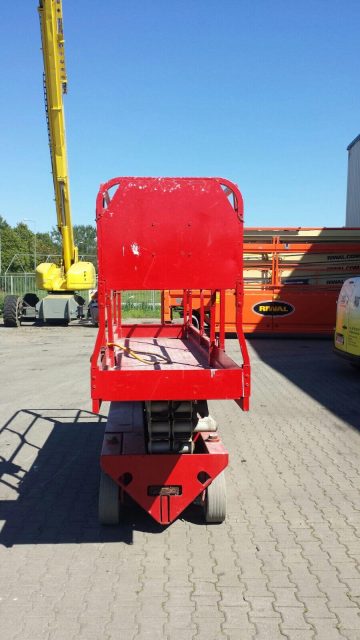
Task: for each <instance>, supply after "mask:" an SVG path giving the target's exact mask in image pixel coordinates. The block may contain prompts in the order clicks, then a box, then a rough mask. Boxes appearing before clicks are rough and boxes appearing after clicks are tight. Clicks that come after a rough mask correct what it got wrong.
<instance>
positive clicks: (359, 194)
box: [346, 135, 360, 227]
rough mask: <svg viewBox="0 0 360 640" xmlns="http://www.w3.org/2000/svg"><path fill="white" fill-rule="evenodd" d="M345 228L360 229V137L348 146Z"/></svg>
mask: <svg viewBox="0 0 360 640" xmlns="http://www.w3.org/2000/svg"><path fill="white" fill-rule="evenodd" d="M348 152H349V159H348V181H347V195H346V226H347V227H360V135H359V136H357V138H355V140H353V141H352V142H351V143H350V144H349V146H348Z"/></svg>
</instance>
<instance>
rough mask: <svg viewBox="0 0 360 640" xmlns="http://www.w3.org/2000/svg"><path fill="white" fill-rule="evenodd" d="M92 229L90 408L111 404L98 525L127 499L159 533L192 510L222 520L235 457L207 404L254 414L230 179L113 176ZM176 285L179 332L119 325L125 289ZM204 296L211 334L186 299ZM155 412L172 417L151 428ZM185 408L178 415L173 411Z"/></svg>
mask: <svg viewBox="0 0 360 640" xmlns="http://www.w3.org/2000/svg"><path fill="white" fill-rule="evenodd" d="M114 189H115V193H114ZM110 193H112V197H111V196H110ZM97 223H98V247H99V249H98V251H99V289H98V304H99V331H98V336H97V340H96V344H95V349H94V353H93V356H92V364H91V391H92V398H93V409H94V411H95V412H98V411H99V410H100V406H101V403H102V401H110V402H111V406H110V411H109V418H108V423H107V427H106V430H105V437H104V442H103V447H102V452H101V459H100V465H101V469H102V476H101V483H100V494H99V513H100V519H101V521H102V522H104V523H109V524H110V523H115V522H117V521H118V519H119V506H121V503H122V502H123V500H124V496H125V495H126V494H127V495H129V496H130V497H131V498H132V499H133V500H135V502H137V503H138V504H139V505H141V506H142V507H143V508H144V509H145V511H147V512H148V513H149V514H150V515H151V516H152V517H153V518H154V519H155V520H156V521H158V522H160V523H161V524H169V523H170V522H172V521H173V520H174V519H175V518H176V517H177V516H178V515H179V514H180V513H182V511H183V510H184V509H185V508H186V507H187V506H188V505H189V504H191V503H192V502H194V501H195V502H198V503H202V504H203V505H204V507H205V516H206V520H207V521H208V522H219V521H222V520H223V519H224V517H225V501H226V494H225V484H224V476H223V474H222V472H223V471H224V469H225V468H226V466H227V464H228V453H227V451H226V449H225V448H224V446H223V445H222V443H221V440H220V437H219V435H218V432H217V430H215V427H214V423H213V422H211V418H209V417H208V416H207V415H206V414H207V411H206V409H205V414H204V406H205V407H206V402H205V400H210V399H234V400H235V401H236V402H237V403H238V404H239V405H240V407H241V408H242V409H243V410H245V411H247V410H248V408H249V395H250V365H249V359H248V354H247V350H246V345H245V341H244V336H243V333H242V325H241V310H242V295H243V292H242V233H243V216H242V199H241V195H240V192H239V191H238V190H237V188H236V187H235V185H233V184H232V183H229V182H228V181H226V180H223V179H214V178H207V179H206V178H204V179H200V178H179V179H176V178H172V179H170V178H164V179H154V178H116V179H114V180H112V181H110V182H109V183H107V184H106V185H103V186H102V187H101V188H100V192H99V196H98V200H97ZM180 283H181V285H182V289H183V292H184V318H183V322H182V323H181V324H178V325H168V324H166V323H165V322H164V319H163V318H162V321H161V323H156V324H124V323H123V322H122V318H121V291H123V290H129V289H132V290H136V289H160V290H164V289H167V288H170V287H171V286H172V287H176V286H180ZM197 287H198V288H199V289H200V291H201V290H203V289H206V288H207V287H208V288H209V289H210V290H211V296H212V300H213V305H212V306H213V314H211V313H210V316H211V321H210V331H209V334H208V335H207V332H206V331H205V324H204V305H202V311H201V310H200V328H199V329H197V328H195V327H194V326H192V322H191V318H192V313H191V305H192V293H191V291H192V289H195V288H197ZM229 287H233V288H234V289H235V291H236V299H237V323H236V326H237V333H238V338H239V345H240V350H241V354H242V359H243V363H242V365H238V364H236V363H235V362H234V361H233V360H232V359H231V358H229V356H228V355H227V354H226V353H225V349H224V347H225V331H224V312H225V289H226V288H229ZM200 298H201V294H200ZM219 303H220V324H217V327H219V331H217V332H216V333H215V304H217V306H218V305H219ZM217 322H218V321H217ZM158 406H160V407H164V406H165V407H166V406H168V407H169V409H168V414H167V420H165V419H164V420H163V422H161V421H160V422H159V423H155V422H154V421H153V414H152V410H153V408H154V407H155V408H156V407H158ZM200 406H201V407H202V411H203V414H204V415H203V414H201V410H200V409H199V407H200ZM179 407H180V409H179ZM184 407H185V408H184ZM182 410H183V411H185V413H184V414H181V413H180V414H179V415H180V418H179V415H178V414H177V413H176V411H180V412H181V411H182ZM198 410H199V411H200V413H198ZM154 411H155V409H154ZM186 411H188V412H189V413H188V414H187V413H186ZM200 414H201V415H200ZM161 415H162V414H161ZM182 415H184V416H185V415H186V416H187V418H186V420H187V422H186V421H185V420H183V421H181V416H182ZM198 418H200V419H199V420H198ZM177 420H178V422H177ZM202 420H203V422H202ZM207 420H210V422H207ZM163 424H166V425H168V432H167V433H166V434H165V436H164V435H163V434H160V435H159V434H158V432H157V431H156V429H155V427H159V428H160V427H161V429H163V428H165V427H163ZM159 425H160V426H159ZM189 425H190V426H189ZM187 428H188V429H189V430H190V435H189V434H188V433H187V431H186V429H187ZM182 430H184V433H182ZM184 447H185V448H184ZM157 451H159V453H157ZM183 451H186V453H183Z"/></svg>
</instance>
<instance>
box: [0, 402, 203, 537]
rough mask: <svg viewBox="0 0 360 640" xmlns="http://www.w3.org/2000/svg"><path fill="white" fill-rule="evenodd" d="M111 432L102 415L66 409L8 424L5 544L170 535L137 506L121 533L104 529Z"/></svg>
mask: <svg viewBox="0 0 360 640" xmlns="http://www.w3.org/2000/svg"><path fill="white" fill-rule="evenodd" d="M104 426H105V418H104V417H102V416H98V415H95V414H93V413H90V412H87V411H80V410H66V411H65V410H64V411H63V410H59V409H58V410H50V409H49V410H33V409H32V410H30V409H24V410H22V411H18V412H17V413H15V414H14V415H13V417H12V418H11V419H10V420H9V421H8V422H7V423H6V424H4V425H3V427H2V428H1V430H0V446H1V451H2V452H4V451H9V452H10V453H9V454H8V455H7V456H0V491H1V495H2V496H5V499H3V500H1V501H0V520H2V521H3V526H2V530H1V533H0V544H2V545H4V546H7V547H9V546H12V545H15V544H49V543H50V544H56V543H62V544H64V543H70V542H71V543H73V542H77V543H86V542H113V541H116V542H124V543H126V544H132V542H133V533H134V531H146V532H149V533H161V532H162V531H164V527H162V526H161V525H159V524H157V523H156V522H155V521H154V520H153V519H152V518H151V517H150V516H148V515H147V514H146V513H145V512H144V511H142V509H140V507H137V506H136V505H134V506H128V507H125V509H124V517H123V521H122V523H121V524H120V525H119V526H116V527H103V526H101V525H100V524H99V523H98V513H97V510H98V485H99V475H100V467H99V456H100V451H101V445H102V440H103V434H104ZM189 514H190V517H191V518H193V510H189ZM199 518H200V516H199ZM0 526H1V525H0Z"/></svg>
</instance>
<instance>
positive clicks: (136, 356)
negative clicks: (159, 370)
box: [107, 342, 172, 364]
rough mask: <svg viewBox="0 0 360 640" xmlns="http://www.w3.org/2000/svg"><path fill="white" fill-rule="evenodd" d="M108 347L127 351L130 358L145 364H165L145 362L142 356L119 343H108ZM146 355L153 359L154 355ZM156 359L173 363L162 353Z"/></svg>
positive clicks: (146, 353) (153, 361)
mask: <svg viewBox="0 0 360 640" xmlns="http://www.w3.org/2000/svg"><path fill="white" fill-rule="evenodd" d="M107 346H108V347H118V349H121V350H122V351H125V353H127V354H128V355H129V356H131V357H132V358H136V360H139V362H142V363H143V364H164V362H162V361H159V360H152V361H149V360H144V358H141V356H139V355H137V353H136V352H135V351H133V350H132V349H130V347H125V346H124V345H123V344H119V343H118V342H108V343H107ZM141 353H143V352H141ZM145 355H148V356H150V357H151V356H152V355H153V354H152V353H149V352H145ZM156 358H161V359H162V360H164V361H165V364H172V361H171V360H170V358H167V356H163V355H161V354H160V353H158V354H157V355H156Z"/></svg>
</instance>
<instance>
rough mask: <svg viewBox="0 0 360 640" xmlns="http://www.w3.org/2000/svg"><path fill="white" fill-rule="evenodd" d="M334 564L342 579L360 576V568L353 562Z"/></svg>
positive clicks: (355, 578)
mask: <svg viewBox="0 0 360 640" xmlns="http://www.w3.org/2000/svg"><path fill="white" fill-rule="evenodd" d="M334 566H335V567H336V570H337V572H338V574H339V578H340V580H342V581H345V580H347V579H349V580H357V579H359V578H360V570H359V569H358V567H357V565H356V564H355V563H353V562H352V563H350V562H343V563H340V562H339V563H334Z"/></svg>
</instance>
